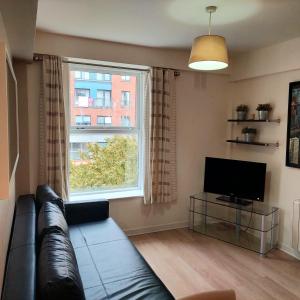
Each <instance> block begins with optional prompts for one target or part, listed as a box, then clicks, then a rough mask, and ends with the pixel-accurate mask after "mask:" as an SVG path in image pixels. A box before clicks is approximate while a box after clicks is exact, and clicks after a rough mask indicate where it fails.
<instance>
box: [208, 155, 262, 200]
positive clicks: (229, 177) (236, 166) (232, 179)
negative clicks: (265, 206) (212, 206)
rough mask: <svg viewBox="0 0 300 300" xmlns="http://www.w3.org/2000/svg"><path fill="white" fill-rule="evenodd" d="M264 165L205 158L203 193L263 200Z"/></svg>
mask: <svg viewBox="0 0 300 300" xmlns="http://www.w3.org/2000/svg"><path fill="white" fill-rule="evenodd" d="M266 167H267V165H266V164H265V163H257V162H250V161H241V160H233V159H222V158H213V157H206V159H205V175H204V192H208V193H214V194H220V195H226V196H231V197H237V198H242V199H250V200H256V201H263V200H264V191H265V177H266Z"/></svg>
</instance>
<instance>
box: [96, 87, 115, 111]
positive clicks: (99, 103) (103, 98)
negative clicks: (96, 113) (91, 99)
mask: <svg viewBox="0 0 300 300" xmlns="http://www.w3.org/2000/svg"><path fill="white" fill-rule="evenodd" d="M111 104H112V103H111V91H107V90H97V98H96V99H95V107H102V108H109V107H111V106H112V105H111Z"/></svg>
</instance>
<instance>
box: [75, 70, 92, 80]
mask: <svg viewBox="0 0 300 300" xmlns="http://www.w3.org/2000/svg"><path fill="white" fill-rule="evenodd" d="M75 78H76V79H78V80H89V79H90V74H89V72H82V71H76V72H75Z"/></svg>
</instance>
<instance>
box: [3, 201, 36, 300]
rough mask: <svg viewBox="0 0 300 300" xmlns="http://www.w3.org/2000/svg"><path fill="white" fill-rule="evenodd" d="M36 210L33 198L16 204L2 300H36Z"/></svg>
mask: <svg viewBox="0 0 300 300" xmlns="http://www.w3.org/2000/svg"><path fill="white" fill-rule="evenodd" d="M35 243H36V211H35V202H34V196H33V195H24V196H20V197H19V199H18V200H17V202H16V207H15V217H14V223H13V226H12V230H11V243H10V248H9V251H8V255H7V262H6V272H5V277H4V283H3V292H2V298H1V299H2V300H20V299H22V300H34V299H36V245H35Z"/></svg>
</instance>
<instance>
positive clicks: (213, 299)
mask: <svg viewBox="0 0 300 300" xmlns="http://www.w3.org/2000/svg"><path fill="white" fill-rule="evenodd" d="M179 300H236V297H235V292H234V291H233V290H224V291H211V292H205V293H200V294H195V295H192V296H187V297H184V298H180V299H179Z"/></svg>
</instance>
